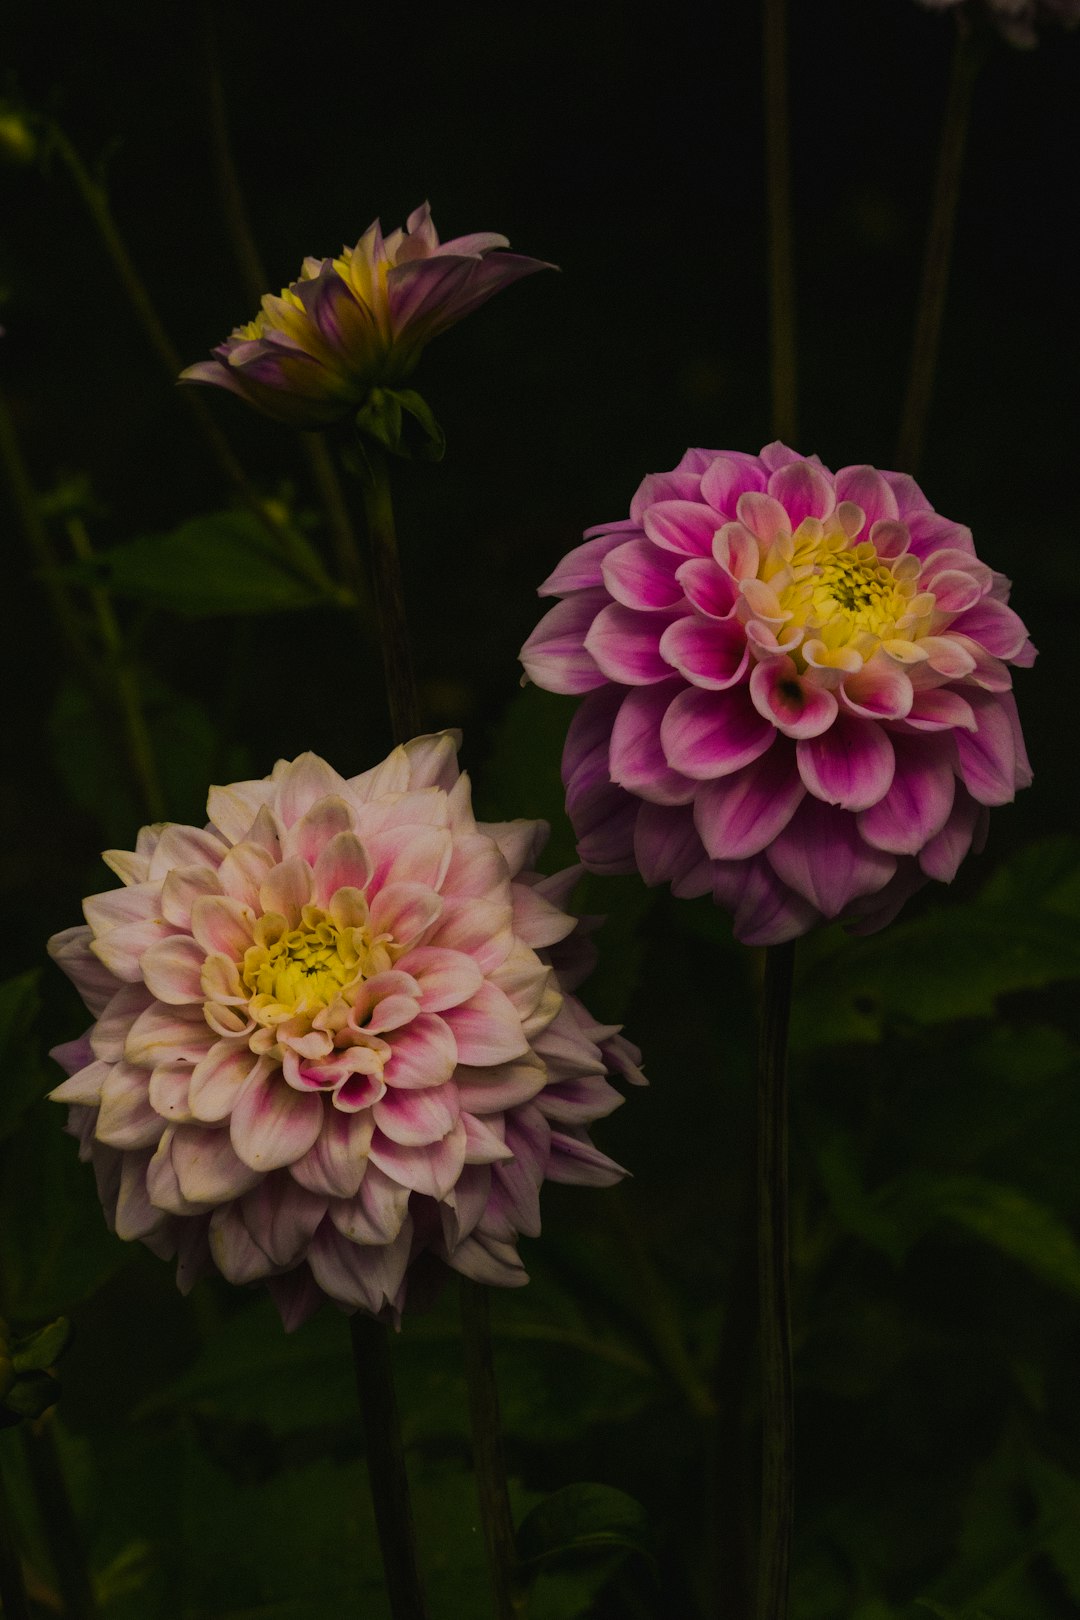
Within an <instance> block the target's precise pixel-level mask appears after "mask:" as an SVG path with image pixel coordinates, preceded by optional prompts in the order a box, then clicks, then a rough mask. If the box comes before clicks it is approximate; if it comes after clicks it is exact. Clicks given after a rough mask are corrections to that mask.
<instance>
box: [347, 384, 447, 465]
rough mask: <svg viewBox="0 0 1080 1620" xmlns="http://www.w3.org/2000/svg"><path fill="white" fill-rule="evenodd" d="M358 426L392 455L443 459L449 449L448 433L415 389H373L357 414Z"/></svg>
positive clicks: (429, 459) (361, 431) (423, 459)
mask: <svg viewBox="0 0 1080 1620" xmlns="http://www.w3.org/2000/svg"><path fill="white" fill-rule="evenodd" d="M413 424H415V425H413ZM356 426H357V428H358V429H359V431H360V433H361V434H362V435H366V436H367V437H368V438H371V439H374V440H375V441H376V443H378V444H381V445H382V446H383V448H384V449H385V450H389V452H390V454H391V455H393V456H404V457H406V458H407V459H408V458H412V457H416V458H418V459H419V460H421V461H441V460H442V458H443V455H444V454H445V452H446V435H445V434H444V433H443V430H442V428H441V427H440V426H439V424H438V422H437V421H436V420H435V417H434V415H433V413H432V411H431V407H430V406H429V405H428V403H427V401H426V400H425V399H424V398H423V397H422V396H421V395H420V394H418V393H417V392H416V390H415V389H414V388H373V389H372V390H371V393H370V394H369V395H368V397H367V399H366V400H365V401H364V403H363V405H361V407H360V409H359V410H358V411H357V413H356ZM417 429H419V433H417Z"/></svg>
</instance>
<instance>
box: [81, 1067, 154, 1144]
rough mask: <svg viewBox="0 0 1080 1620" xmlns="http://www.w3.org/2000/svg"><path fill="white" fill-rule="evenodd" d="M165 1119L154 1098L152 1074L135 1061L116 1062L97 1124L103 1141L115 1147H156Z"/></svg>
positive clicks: (100, 1138) (95, 1131) (105, 1088)
mask: <svg viewBox="0 0 1080 1620" xmlns="http://www.w3.org/2000/svg"><path fill="white" fill-rule="evenodd" d="M164 1129H165V1121H164V1120H163V1119H162V1118H161V1115H160V1114H159V1113H158V1111H157V1109H156V1108H155V1107H154V1105H153V1103H152V1102H151V1101H150V1076H149V1074H148V1073H147V1072H146V1070H145V1069H141V1068H137V1067H136V1066H135V1065H134V1064H132V1063H125V1062H123V1061H121V1062H120V1063H114V1064H113V1065H112V1066H111V1067H110V1069H109V1072H108V1074H107V1075H106V1077H105V1083H104V1085H103V1086H102V1088H101V1103H100V1112H99V1114H98V1117H97V1123H96V1125H95V1126H94V1134H95V1136H96V1137H97V1139H98V1141H99V1142H104V1143H106V1144H107V1145H108V1146H109V1147H114V1148H125V1149H129V1150H130V1149H135V1148H153V1147H156V1146H157V1144H158V1142H159V1141H160V1140H161V1133H162V1131H163V1130H164Z"/></svg>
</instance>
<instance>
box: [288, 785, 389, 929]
mask: <svg viewBox="0 0 1080 1620" xmlns="http://www.w3.org/2000/svg"><path fill="white" fill-rule="evenodd" d="M326 802H328V803H332V802H333V801H332V800H329V801H326ZM304 859H305V860H306V859H307V857H304ZM371 872H372V862H371V857H370V855H369V854H368V852H367V850H366V849H365V847H364V845H363V844H362V843H361V842H360V840H359V839H358V838H357V837H356V835H355V833H352V832H339V833H335V834H333V835H332V836H331V837H330V838H329V839H328V840H327V841H326V843H324V845H323V847H322V849H321V850H320V851H319V854H318V855H317V856H316V858H315V871H314V887H313V899H314V901H315V904H316V905H318V906H323V907H326V906H328V905H329V904H330V901H331V900H332V899H333V897H334V895H335V894H336V893H337V891H338V890H339V889H343V888H350V889H365V888H366V887H367V884H368V880H369V878H370V877H371Z"/></svg>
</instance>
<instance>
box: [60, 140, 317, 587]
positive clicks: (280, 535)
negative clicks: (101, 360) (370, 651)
mask: <svg viewBox="0 0 1080 1620" xmlns="http://www.w3.org/2000/svg"><path fill="white" fill-rule="evenodd" d="M50 139H51V142H52V146H53V148H54V150H55V151H56V152H57V153H58V154H59V157H60V159H61V161H62V162H63V164H64V166H65V168H66V169H67V171H68V173H69V174H70V176H71V179H72V181H73V183H74V185H75V189H76V191H77V192H78V194H79V197H80V198H81V200H82V202H83V204H84V206H85V207H86V210H87V212H88V213H89V215H90V217H91V219H92V220H93V222H94V224H95V226H96V227H97V232H98V235H99V236H100V238H101V242H102V245H103V246H104V248H105V251H106V252H107V254H108V256H109V258H110V259H111V260H112V265H113V269H114V270H115V271H116V274H117V276H118V277H119V280H120V284H121V286H122V287H123V289H124V292H125V293H126V295H127V298H128V302H129V303H130V305H131V308H132V310H133V312H134V314H135V317H136V319H137V320H138V322H139V324H140V326H141V327H142V329H143V331H144V332H145V334H146V336H147V338H148V339H149V341H150V346H151V348H152V349H153V350H154V353H155V354H156V355H157V357H158V359H159V360H160V361H161V364H162V367H163V368H164V370H165V371H166V372H167V373H168V376H169V379H170V381H171V382H173V383H175V382H176V381H177V379H178V377H179V375H180V372H181V370H182V369H183V364H184V362H183V360H182V359H181V358H180V355H179V354H178V353H177V351H176V349H175V348H174V346H173V342H172V339H171V338H170V337H169V334H168V332H167V331H166V330H165V327H164V326H163V325H162V322H161V318H160V316H159V315H158V312H157V310H156V309H155V307H154V301H153V299H152V298H151V296H150V292H149V289H148V288H147V285H146V283H145V282H144V281H143V279H142V277H141V276H140V274H139V272H138V270H137V269H136V267H135V261H134V260H133V259H132V257H131V254H130V253H129V252H128V249H127V243H126V242H125V241H124V238H123V237H122V236H121V234H120V231H119V229H118V227H117V224H116V221H115V220H114V219H113V216H112V209H111V208H110V207H109V200H108V196H107V195H106V192H105V188H104V186H102V185H101V184H100V183H99V182H98V181H97V180H95V179H94V177H93V175H92V174H91V173H90V171H89V170H88V169H87V167H86V165H85V163H84V162H83V160H82V158H81V157H80V156H79V154H78V152H77V151H76V150H75V148H74V146H73V145H72V144H71V142H70V141H69V140H68V138H67V136H66V135H65V133H64V131H63V130H62V129H61V128H60V126H59V124H57V123H55V122H53V123H52V124H51V125H50ZM179 394H180V397H181V399H182V400H183V402H184V404H185V406H186V408H187V409H188V410H189V411H190V412H191V415H192V416H193V418H194V419H195V422H196V424H197V425H198V427H199V430H200V431H201V433H202V435H203V438H204V439H205V440H206V443H207V445H208V446H209V448H210V450H211V452H212V453H213V456H214V459H215V460H216V462H217V464H218V466H219V468H220V469H221V471H222V473H223V474H224V475H225V477H226V478H227V479H228V481H229V483H230V484H232V486H233V488H234V489H235V490H236V492H237V493H238V495H239V496H240V497H241V499H242V500H243V501H244V503H245V504H246V505H247V506H248V507H249V508H250V510H251V511H252V512H254V514H255V516H256V517H257V518H258V519H259V521H260V522H261V523H262V524H263V525H264V527H265V528H267V529H268V530H269V531H270V533H272V534H273V535H274V536H275V538H277V539H278V540H279V541H280V542H281V544H282V546H283V548H284V549H285V550H286V551H287V552H288V553H289V556H290V558H291V560H292V562H293V564H294V566H295V567H296V568H297V569H298V571H299V572H300V573H301V574H302V575H303V577H304V578H306V579H310V578H312V577H313V574H312V564H311V553H310V551H309V550H308V548H307V547H306V546H305V545H304V544H303V542H302V540H301V539H300V537H299V536H297V535H296V534H295V532H294V530H293V527H292V525H291V524H290V523H288V522H287V521H284V520H283V519H281V518H280V517H278V516H276V515H275V512H274V510H273V508H272V506H270V505H269V504H268V503H267V502H266V501H264V500H263V499H262V497H261V496H260V494H259V492H258V490H257V489H255V487H254V485H253V484H252V483H251V482H250V480H249V479H248V476H247V474H246V472H245V471H244V469H243V467H242V466H241V465H240V462H239V461H238V460H237V458H236V456H235V455H234V454H233V450H232V447H231V445H230V444H229V441H228V440H227V439H226V437H225V435H224V433H222V431H221V429H220V428H219V427H218V425H217V423H216V421H215V420H214V417H213V414H212V413H211V411H210V409H209V407H208V406H207V403H206V401H205V399H204V398H203V396H202V393H201V391H200V390H199V389H198V388H195V387H190V388H181V389H180V390H179ZM318 583H320V584H324V585H326V586H329V584H330V581H329V580H325V579H320V580H319V581H318Z"/></svg>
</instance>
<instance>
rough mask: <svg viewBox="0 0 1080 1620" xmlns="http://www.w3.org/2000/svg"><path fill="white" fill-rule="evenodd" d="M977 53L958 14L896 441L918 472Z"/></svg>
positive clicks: (906, 464)
mask: <svg viewBox="0 0 1080 1620" xmlns="http://www.w3.org/2000/svg"><path fill="white" fill-rule="evenodd" d="M978 67H979V53H978V50H977V46H976V41H975V37H974V31H973V29H972V27H971V24H970V22H969V20H968V18H967V17H966V16H964V15H962V14H961V12H960V11H958V12H957V13H956V39H955V43H954V45H953V57H952V68H951V71H950V75H949V90H948V96H947V98H946V102H945V117H944V120H943V122H942V126H941V145H940V147H939V149H938V162H937V175H936V177H935V180H934V197H933V202H932V204H931V209H930V228H929V231H928V233H927V238H926V248H925V251H924V253H923V267H922V284H921V287H920V291H919V309H918V314H917V315H916V318H915V337H914V340H913V343H912V350H911V371H910V373H909V376H908V386H907V395H906V397H905V400H904V413H903V417H902V419H901V425H900V436H899V439H898V440H897V445H896V465H897V467H898V468H901V469H902V470H903V471H904V472H909V473H914V472H917V471H918V466H919V462H920V461H921V459H922V450H923V441H924V439H925V436H926V425H927V420H928V418H929V415H930V402H931V399H932V398H933V392H934V378H935V375H936V373H937V365H938V351H939V348H940V344H941V326H942V320H943V318H944V314H945V299H946V296H947V294H948V290H949V266H950V264H951V261H952V248H953V237H954V236H955V233H956V212H957V205H958V203H959V200H960V184H961V181H962V179H963V174H964V149H965V146H966V144H967V132H968V125H969V123H970V121H971V100H972V90H973V88H974V85H975V79H976V77H977V75H978Z"/></svg>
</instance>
